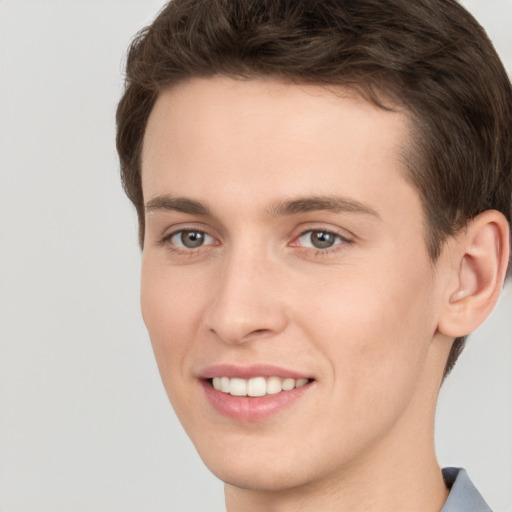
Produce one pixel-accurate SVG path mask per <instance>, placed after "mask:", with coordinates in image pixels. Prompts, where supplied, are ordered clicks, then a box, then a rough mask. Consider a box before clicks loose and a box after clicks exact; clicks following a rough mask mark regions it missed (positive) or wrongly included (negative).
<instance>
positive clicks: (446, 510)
mask: <svg viewBox="0 0 512 512" xmlns="http://www.w3.org/2000/svg"><path fill="white" fill-rule="evenodd" d="M443 478H444V481H445V483H446V485H447V487H448V489H450V494H449V495H448V499H447V500H446V503H445V504H444V507H443V508H442V510H441V512H492V510H491V509H490V507H489V505H487V503H486V502H485V500H484V499H483V498H482V495H481V494H480V493H479V492H478V491H477V490H476V487H475V486H474V485H473V483H472V482H471V480H470V479H469V476H468V474H467V473H466V470H465V469H462V468H444V469H443Z"/></svg>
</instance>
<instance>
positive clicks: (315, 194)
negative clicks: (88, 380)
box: [117, 0, 512, 512]
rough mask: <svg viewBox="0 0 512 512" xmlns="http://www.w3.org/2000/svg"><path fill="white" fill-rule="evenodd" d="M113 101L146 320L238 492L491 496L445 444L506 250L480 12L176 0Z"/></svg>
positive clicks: (231, 496) (502, 128) (417, 501)
mask: <svg viewBox="0 0 512 512" xmlns="http://www.w3.org/2000/svg"><path fill="white" fill-rule="evenodd" d="M117 120H118V140H117V142H118V151H119V154H120V159H121V166H122V173H123V182H124V185H125V189H126V191H127V194H128V196H129V197H130V199H131V200H132V201H133V203H134V205H135V206H136V209H137V212H138V215H139V221H140V243H141V246H142V247H143V264H142V295H141V303H142V312H143V316H144V320H145V322H146V325H147V328H148V331H149V333H150V337H151V340H152V344H153V348H154V352H155V355H156V359H157V363H158V366H159V369H160V373H161V376H162V380H163V382H164V386H165V388H166V391H167V394H168V396H169V398H170V400H171V402H172V404H173V406H174V408H175V410H176V412H177V414H178V417H179V418H180V421H181V422H182V424H183V426H184V428H185V430H186V431H187V433H188V434H189V436H190V438H191V439H192V441H193V442H194V444H195V446H196V448H197V450H198V452H199V454H200V455H201V457H202V458H203V460H204V462H205V463H206V465H207V466H208V467H209V468H210V469H211V470H212V471H213V472H214V473H215V474H216V475H217V476H218V477H219V478H220V479H222V480H223V481H224V482H225V484H226V486H225V494H226V507H227V510H228V511H229V512H232V511H243V510H273V511H274V510H275V511H288V510H301V511H309V510H323V511H330V510H333V511H334V510H336V511H345V510H347V511H348V510H350V511H359V510H361V511H362V510H379V511H387V510H394V511H396V510H404V511H405V510H415V511H425V512H427V511H431V512H434V511H439V510H442V511H443V512H454V511H462V510H465V511H466V510H474V511H486V510H489V508H488V506H487V505H486V504H485V502H484V501H483V498H482V497H481V496H480V495H479V493H478V491H477V490H476V489H475V488H474V487H473V485H472V484H471V482H470V480H469V478H468V476H467V475H466V473H465V472H464V471H463V470H454V469H448V470H445V471H444V472H443V473H442V472H441V469H440V468H439V465H438V463H437V460H436V456H435V450H434V442H433V431H434V416H435V406H436V400H437V395H438V392H439V388H440V386H441V383H442V380H443V378H444V376H445V375H446V374H447V373H448V372H449V371H450V370H451V368H452V367H453V364H454V363H455V361H456V359H457V357H458V355H459V354H460V352H461V350H462V348H463V345H464V340H465V336H466V335H467V334H469V333H470V332H472V331H473V330H475V329H476V328H477V327H478V326H479V325H480V324H481V323H482V322H483V321H484V320H485V318H486V317H487V316H488V315H489V313H490V312H491V310H492V308H493V307H494V305H495V303H496V301H497V299H498V296H499V294H500V291H501V288H502V286H503V283H504V280H505V277H506V273H507V268H508V266H509V259H510V221H511V213H512V205H511V203H512V143H511V142H512V89H511V85H510V82H509V80H508V78H507V76H506V73H505V71H504V69H503V67H502V65H501V63H500V61H499V59H498V57H497V55H496V53H495V51H494V49H493V48H492V45H491V44H490V42H489V41H488V39H487V37H486V35H485V33H484V31H483V30H482V29H481V27H480V26H479V25H478V24H477V23H476V21H475V20H474V19H473V18H472V17H471V16H470V15H469V14H468V13H467V12H466V11H465V10H464V9H463V8H462V7H461V6H460V5H459V4H458V3H456V2H455V1H453V0H415V1H414V2H411V1H410V0H407V1H406V0H387V1H383V0H360V1H358V2H349V1H341V0H338V1H327V0H326V1H313V0H304V1H297V0H294V1H291V0H272V1H270V0H262V1H247V0H243V1H242V0H208V1H197V0H175V1H173V2H171V3H170V4H169V5H168V6H167V7H166V8H165V9H164V10H163V11H162V12H161V13H160V15H159V16H158V17H157V19H156V20H155V21H154V23H153V24H152V25H151V26H150V27H149V28H148V29H146V30H145V31H143V32H141V33H140V34H139V36H138V37H137V38H136V40H135V41H134V43H133V45H132V47H131V49H130V53H129V56H128V62H127V82H126V91H125V94H124V96H123V98H122V100H121V102H120V105H119V108H118V116H117Z"/></svg>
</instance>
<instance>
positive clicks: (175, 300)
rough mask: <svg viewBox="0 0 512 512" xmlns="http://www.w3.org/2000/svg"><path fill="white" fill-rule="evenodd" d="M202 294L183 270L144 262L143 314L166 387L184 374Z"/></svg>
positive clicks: (198, 316)
mask: <svg viewBox="0 0 512 512" xmlns="http://www.w3.org/2000/svg"><path fill="white" fill-rule="evenodd" d="M199 296H200V294H199V293H197V287H195V286H194V284H193V281H190V280H186V279H183V278H180V272H169V270H168V269H165V268H164V269H161V268H158V267H157V266H156V265H152V264H151V263H147V262H144V261H143V265H142V279H141V297H140V300H141V310H142V316H143V319H144V323H145V324H146V328H147V330H148V333H149V336H150V338H151V344H152V346H153V351H154V353H155V358H156V361H157V364H158V368H159V370H160V374H161V376H162V379H163V381H164V385H165V386H166V388H167V387H168V384H169V382H170V380H171V379H172V380H174V381H176V380H177V379H178V378H183V377H184V375H183V372H184V365H183V361H184V359H185V357H186V354H187V353H188V352H189V351H190V350H191V348H192V347H193V345H194V339H195V329H196V328H197V326H198V325H199V320H198V319H199V318H200V308H199V304H198V297H199ZM168 392H169V390H168Z"/></svg>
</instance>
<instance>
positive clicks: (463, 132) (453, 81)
mask: <svg viewBox="0 0 512 512" xmlns="http://www.w3.org/2000/svg"><path fill="white" fill-rule="evenodd" d="M397 20H400V21H399V22H398V21H397ZM215 75H224V76H231V77H236V78H245V79H250V78H257V77H272V78H278V79H281V80H285V81H289V82H291V83H308V84H318V85H324V86H326V87H329V86H339V85H342V86H344V87H349V88H351V89H353V90H354V91H356V92H357V93H358V94H360V95H361V96H362V97H364V98H365V99H367V100H368V101H370V102H372V103H374V104H375V105H377V106H379V107H380V108H384V109H385V108H394V107H393V106H399V107H400V108H403V109H405V110H406V111H407V113H408V115H409V117H410V119H411V121H412V123H411V126H410V129H411V131H412V134H413V136H412V138H411V140H410V147H408V148H407V154H406V155H404V157H405V158H406V159H407V168H408V174H407V178H408V179H409V180H410V182H411V183H412V184H413V185H414V186H415V187H416V189H417V190H418V193H419V195H420V198H421V201H422V205H423V209H424V214H425V237H426V243H427V246H428V251H429V254H430V257H431V258H432V261H433V262H435V261H436V259H437V257H438V256H439V253H440V250H441V247H442V245H443V243H444V241H445V240H446V239H447V238H448V237H450V236H453V235H454V234H455V233H457V232H458V231H460V230H461V229H463V228H464V226H465V225H466V224H467V222H468V221H469V220H470V219H472V218H474V217H475V216H476V215H478V214H479V213H481V212H483V211H485V210H489V209H496V210H498V211H500V212H502V213H503V214H504V215H505V217H506V218H507V219H508V221H509V222H510V221H511V215H512V213H511V211H512V206H511V198H512V144H511V143H510V140H511V138H512V99H511V95H512V93H511V85H510V81H509V79H508V77H507V74H506V71H505V70H504V68H503V65H502V63H501V62H500V60H499V57H498V56H497V54H496V52H495V50H494V48H493V46H492V44H491V42H490V41H489V39H488V37H487V35H486V34H485V32H484V30H483V29H482V27H481V26H479V24H478V23H477V22H476V20H474V18H473V17H472V16H471V15H470V14H469V13H468V12H467V11H466V10H464V9H463V8H462V7H461V6H460V5H459V4H458V3H457V2H456V1H455V0H449V1H436V0H420V1H417V2H414V3H411V2H408V1H406V0H391V1H385V2H384V1H381V0H367V1H364V2H313V1H300V2H288V1H284V0H283V1H277V2H276V1H274V0H272V1H262V2H245V1H221V0H214V1H197V0H176V1H173V2H170V3H169V4H168V5H167V6H166V7H165V8H164V9H163V10H162V12H161V13H160V14H159V16H158V17H157V19H156V20H155V21H154V22H153V23H152V24H151V25H150V26H149V27H147V28H146V29H144V30H143V31H141V32H140V34H139V35H138V36H137V37H136V38H135V39H134V41H133V43H132V46H131V48H130V51H129V54H128V61H127V67H126V90H125V93H124V95H123V97H122V99H121V101H120V103H119V108H118V112H117V123H118V132H117V148H118V152H119V155H120V160H121V170H122V180H123V185H124V188H125V191H126V193H127V195H128V197H129V198H130V200H131V201H132V203H133V204H134V206H135V208H136V211H137V215H138V219H139V243H140V245H141V246H142V245H143V243H144V242H143V241H144V224H145V212H144V195H143V190H142V184H141V183H142V182H141V154H142V145H143V139H144V133H145V129H146V124H147V120H148V118H149V115H150V113H151V111H152V108H153V106H154V104H155V102H156V99H157V98H158V96H159V94H160V93H161V92H162V91H163V90H167V89H169V88H171V87H173V86H175V85H177V84H179V83H182V82H184V81H186V80H188V79H190V78H194V77H212V76H215ZM464 341H465V337H459V338H457V339H456V340H455V342H454V344H453V347H452V350H451V353H450V356H449V358H448V361H447V365H446V372H445V373H446V374H447V373H448V372H449V371H450V370H451V369H452V367H453V365H454V364H455V361H456V360H457V358H458V356H459V354H460V353H461V351H462V349H463V347H464Z"/></svg>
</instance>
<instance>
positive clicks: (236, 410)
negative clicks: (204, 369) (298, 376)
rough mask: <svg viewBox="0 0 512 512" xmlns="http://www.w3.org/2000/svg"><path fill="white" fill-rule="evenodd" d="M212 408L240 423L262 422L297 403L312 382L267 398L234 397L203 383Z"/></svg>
mask: <svg viewBox="0 0 512 512" xmlns="http://www.w3.org/2000/svg"><path fill="white" fill-rule="evenodd" d="M202 384H203V389H204V392H205V395H206V398H207V399H208V401H209V403H210V404H211V405H212V407H213V408H214V409H215V410H216V411H217V412H218V413H220V414H222V415H223V416H227V417H229V418H234V419H236V420H240V421H260V420H264V419H266V418H269V417H270V416H272V415H274V414H277V413H278V412H279V411H282V410H283V409H285V408H287V407H289V406H290V405H292V404H293V403H295V402H296V401H297V400H298V399H299V398H300V397H301V396H302V395H303V394H304V393H305V392H306V391H307V390H308V389H309V388H310V386H311V384H312V383H311V382H310V383H308V384H305V385H304V386H301V387H300V388H294V389H291V390H290V391H281V392H280V393H276V394H274V395H265V396H255V397H251V396H233V395H229V394H228V393H223V392H222V391H217V390H216V389H215V388H214V387H213V386H212V385H211V382H210V381H202Z"/></svg>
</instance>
